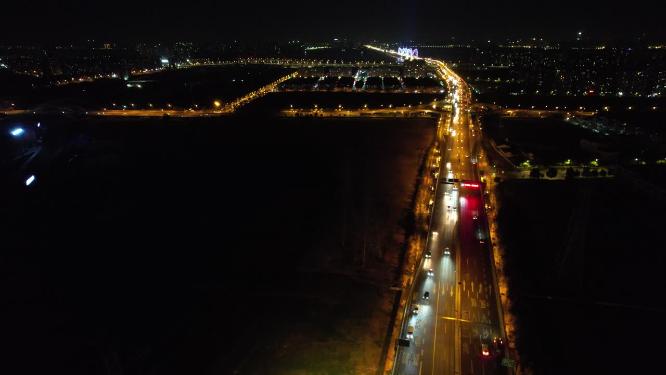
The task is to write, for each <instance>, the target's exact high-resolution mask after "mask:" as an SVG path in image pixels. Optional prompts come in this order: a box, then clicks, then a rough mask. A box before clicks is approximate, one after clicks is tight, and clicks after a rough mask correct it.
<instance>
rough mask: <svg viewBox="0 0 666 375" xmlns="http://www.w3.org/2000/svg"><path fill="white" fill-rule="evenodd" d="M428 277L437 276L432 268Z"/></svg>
mask: <svg viewBox="0 0 666 375" xmlns="http://www.w3.org/2000/svg"><path fill="white" fill-rule="evenodd" d="M428 276H435V271H433V270H432V268H430V269H428Z"/></svg>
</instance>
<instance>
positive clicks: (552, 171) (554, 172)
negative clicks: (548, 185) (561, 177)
mask: <svg viewBox="0 0 666 375" xmlns="http://www.w3.org/2000/svg"><path fill="white" fill-rule="evenodd" d="M546 176H548V177H550V178H555V177H557V169H555V168H553V167H550V168H548V170H547V171H546Z"/></svg>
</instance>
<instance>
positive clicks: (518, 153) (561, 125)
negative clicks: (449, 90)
mask: <svg viewBox="0 0 666 375" xmlns="http://www.w3.org/2000/svg"><path fill="white" fill-rule="evenodd" d="M483 124H484V128H485V130H486V133H487V134H488V135H489V136H490V137H492V138H493V139H494V140H495V142H496V143H497V144H498V145H501V144H509V145H510V146H511V152H512V153H513V154H514V157H513V158H512V159H513V160H512V161H513V162H514V164H516V165H518V164H519V163H521V162H523V161H525V160H527V159H530V157H529V156H530V155H532V156H533V157H534V162H536V163H537V164H546V165H547V164H555V163H562V162H563V161H565V160H566V159H571V160H573V161H577V162H589V161H590V160H591V159H592V158H593V156H592V155H591V154H590V153H588V152H586V151H585V150H583V149H582V147H581V144H580V142H581V140H586V141H595V142H598V141H600V140H602V139H601V138H600V137H598V136H595V135H594V134H593V133H592V132H590V131H588V130H586V129H581V128H578V127H576V126H573V125H571V124H568V123H566V122H564V121H561V120H558V119H499V118H494V119H487V120H486V121H484V122H483Z"/></svg>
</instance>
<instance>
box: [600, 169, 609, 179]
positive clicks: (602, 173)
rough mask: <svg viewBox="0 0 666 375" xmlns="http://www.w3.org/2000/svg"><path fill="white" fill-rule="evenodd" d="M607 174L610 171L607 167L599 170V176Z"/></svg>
mask: <svg viewBox="0 0 666 375" xmlns="http://www.w3.org/2000/svg"><path fill="white" fill-rule="evenodd" d="M607 175H608V173H606V170H605V169H602V170H600V171H599V176H601V177H606V176H607Z"/></svg>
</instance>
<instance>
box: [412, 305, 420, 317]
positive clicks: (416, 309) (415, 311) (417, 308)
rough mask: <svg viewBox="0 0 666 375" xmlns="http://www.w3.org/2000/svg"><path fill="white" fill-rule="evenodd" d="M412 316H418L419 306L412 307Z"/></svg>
mask: <svg viewBox="0 0 666 375" xmlns="http://www.w3.org/2000/svg"><path fill="white" fill-rule="evenodd" d="M412 315H419V305H414V306H412Z"/></svg>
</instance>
